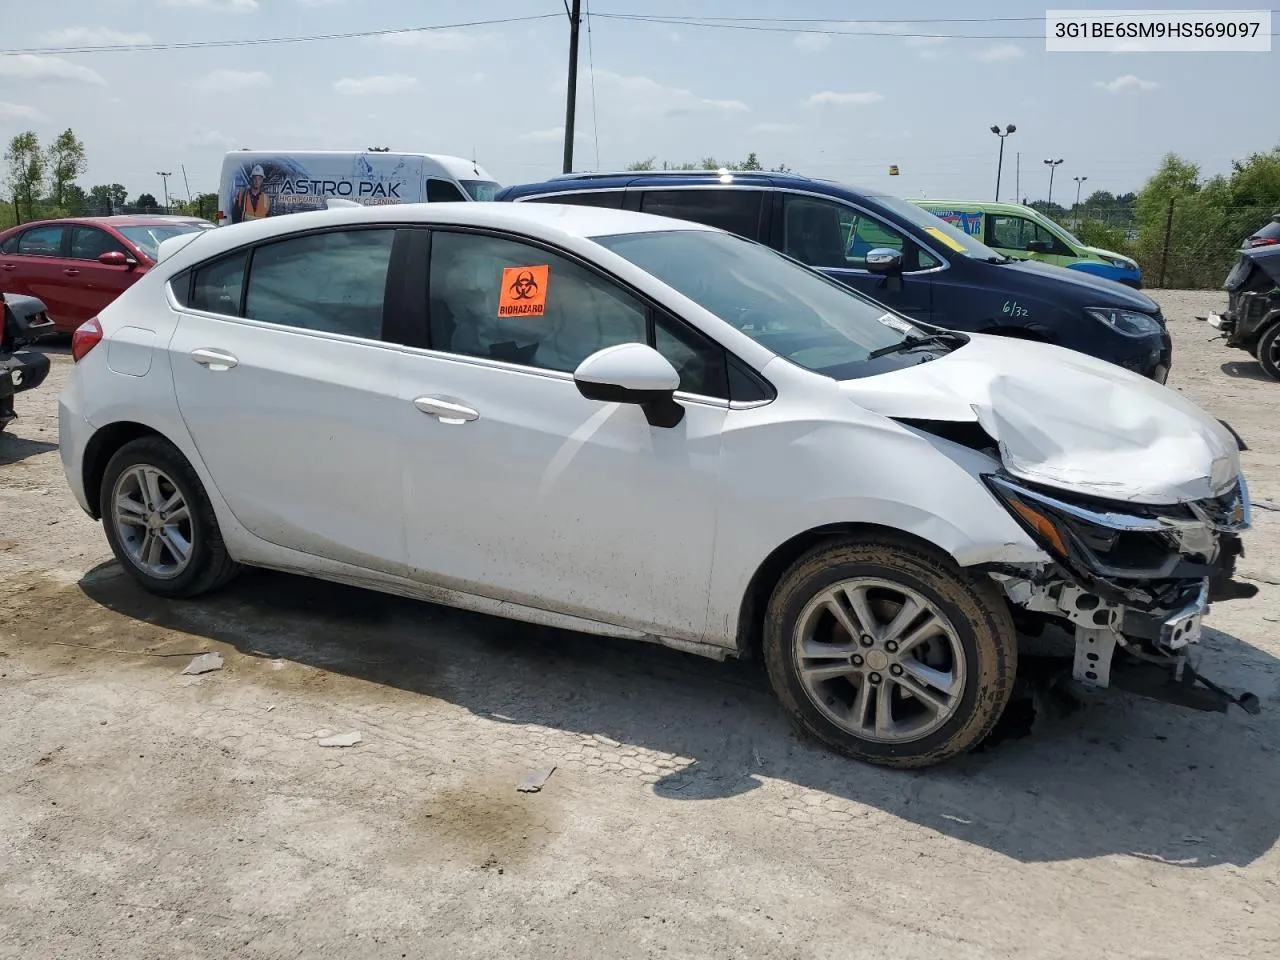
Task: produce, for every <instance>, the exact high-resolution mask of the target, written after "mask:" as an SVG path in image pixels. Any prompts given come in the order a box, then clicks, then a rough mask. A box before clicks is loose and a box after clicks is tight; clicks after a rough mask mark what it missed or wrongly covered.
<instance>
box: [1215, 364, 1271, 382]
mask: <svg viewBox="0 0 1280 960" xmlns="http://www.w3.org/2000/svg"><path fill="white" fill-rule="evenodd" d="M1221 369H1222V372H1223V373H1225V374H1226V375H1227V376H1228V377H1234V378H1235V379H1236V380H1260V381H1261V382H1263V383H1275V381H1274V380H1272V379H1271V378H1270V377H1269V376H1267V374H1266V371H1264V370H1263V369H1262V364H1260V363H1259V362H1258V361H1257V360H1228V361H1227V362H1226V363H1224V364H1223V365H1222V368H1221Z"/></svg>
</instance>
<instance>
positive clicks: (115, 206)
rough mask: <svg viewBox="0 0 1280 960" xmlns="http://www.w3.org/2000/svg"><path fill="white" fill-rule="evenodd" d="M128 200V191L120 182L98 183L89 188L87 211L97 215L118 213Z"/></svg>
mask: <svg viewBox="0 0 1280 960" xmlns="http://www.w3.org/2000/svg"><path fill="white" fill-rule="evenodd" d="M128 202H129V191H128V190H126V189H125V187H124V184H122V183H100V184H98V185H97V186H96V187H90V188H89V212H90V213H93V214H95V215H97V216H110V215H111V214H113V213H119V212H120V210H121V209H123V208H124V205H125V204H126V203H128Z"/></svg>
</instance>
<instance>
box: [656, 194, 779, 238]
mask: <svg viewBox="0 0 1280 960" xmlns="http://www.w3.org/2000/svg"><path fill="white" fill-rule="evenodd" d="M764 197H765V193H764V191H763V190H737V189H729V188H719V189H717V188H714V187H713V188H709V189H700V188H695V189H688V190H646V191H644V197H643V199H642V200H641V201H640V209H641V211H642V212H644V213H652V214H654V215H656V216H659V217H673V218H675V219H676V220H692V221H693V222H694V223H705V224H706V225H707V226H709V227H719V228H720V229H721V230H728V231H729V232H730V233H736V234H738V235H739V236H742V237H746V238H747V239H748V240H756V239H758V238H759V234H760V211H761V209H762V208H763V207H764Z"/></svg>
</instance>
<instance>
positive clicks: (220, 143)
mask: <svg viewBox="0 0 1280 960" xmlns="http://www.w3.org/2000/svg"><path fill="white" fill-rule="evenodd" d="M233 142H234V141H233V140H232V139H231V138H230V137H228V136H227V135H226V134H223V133H219V132H218V131H217V130H210V129H209V128H208V127H202V126H201V125H200V124H198V123H193V124H192V125H191V129H190V130H188V131H187V144H188V145H190V146H192V147H217V148H221V149H224V150H225V149H226V148H227V147H229V146H231V144H232V143H233Z"/></svg>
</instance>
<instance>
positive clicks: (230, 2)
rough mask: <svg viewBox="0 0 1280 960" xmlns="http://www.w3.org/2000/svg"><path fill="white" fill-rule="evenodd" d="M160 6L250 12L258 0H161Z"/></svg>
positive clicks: (255, 8)
mask: <svg viewBox="0 0 1280 960" xmlns="http://www.w3.org/2000/svg"><path fill="white" fill-rule="evenodd" d="M160 6H162V7H187V8H190V9H193V10H225V11H229V12H235V13H249V12H251V11H253V10H257V9H258V0H160Z"/></svg>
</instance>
